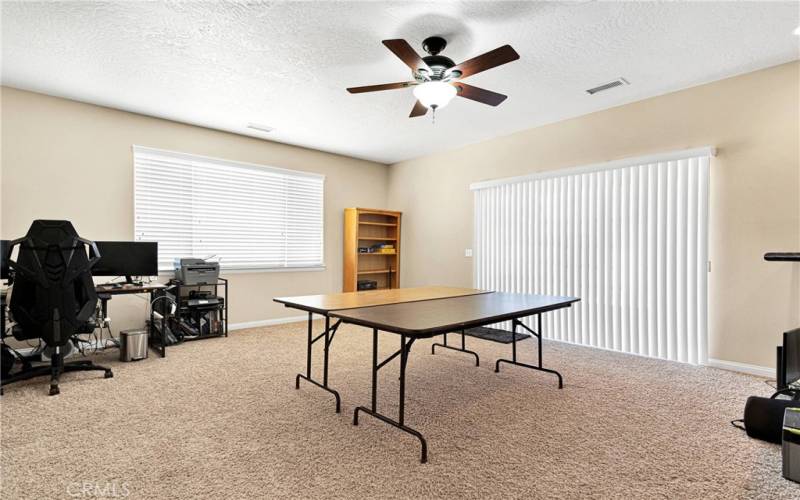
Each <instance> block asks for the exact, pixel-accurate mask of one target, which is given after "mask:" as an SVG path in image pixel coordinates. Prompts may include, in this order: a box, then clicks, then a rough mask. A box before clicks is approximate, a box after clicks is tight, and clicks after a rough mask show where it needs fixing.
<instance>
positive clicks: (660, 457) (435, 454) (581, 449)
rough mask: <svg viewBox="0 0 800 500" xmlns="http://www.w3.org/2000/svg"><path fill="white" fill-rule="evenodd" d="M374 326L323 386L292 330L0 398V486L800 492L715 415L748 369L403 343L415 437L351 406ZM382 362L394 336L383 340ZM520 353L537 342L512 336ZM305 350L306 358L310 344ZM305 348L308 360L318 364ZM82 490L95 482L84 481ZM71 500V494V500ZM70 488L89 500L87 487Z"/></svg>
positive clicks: (40, 494)
mask: <svg viewBox="0 0 800 500" xmlns="http://www.w3.org/2000/svg"><path fill="white" fill-rule="evenodd" d="M370 336H371V334H370V332H369V331H367V330H364V329H360V328H356V327H352V326H346V327H343V328H342V329H341V330H340V332H339V333H338V334H337V338H336V341H335V342H334V344H333V351H332V365H331V368H332V369H331V383H332V385H333V386H334V387H337V388H338V389H340V392H341V394H342V397H343V412H342V413H341V414H339V415H337V414H335V413H334V412H333V408H334V407H333V398H332V397H331V396H329V395H328V394H327V393H325V392H323V391H321V390H319V389H317V388H315V387H312V386H311V385H309V384H307V383H303V385H301V389H300V390H299V391H297V390H295V389H294V376H295V374H296V373H297V372H298V371H299V370H301V369H303V366H304V360H305V333H304V325H303V324H292V325H284V326H279V327H271V328H263V329H253V330H246V331H239V332H234V333H232V335H231V337H229V338H227V339H214V340H206V341H201V342H193V343H188V344H185V345H182V346H177V347H175V348H172V349H171V350H170V351H169V352H168V357H167V358H166V359H157V358H155V357H152V354H151V358H150V359H148V360H146V361H142V362H138V363H119V362H116V361H113V358H114V356H115V355H116V353H111V352H109V353H107V354H105V355H104V356H100V357H99V358H100V359H101V360H105V361H109V360H110V363H111V364H112V365H113V368H114V378H113V379H109V380H104V379H103V378H102V376H101V375H100V374H94V373H87V374H68V375H65V376H64V377H63V379H62V386H61V390H62V392H61V395H60V396H56V397H48V396H47V384H46V381H45V380H43V379H40V380H38V381H31V382H29V383H26V384H24V385H16V386H10V387H9V388H7V390H6V395H5V396H3V397H2V498H7V499H21V498H37V499H41V498H72V497H73V496H74V495H75V494H76V493H78V494H80V493H81V490H80V488H81V487H82V486H81V485H82V484H83V483H86V484H88V485H89V487H90V488H89V490H90V492H91V491H94V493H95V495H96V496H97V495H98V493H105V494H106V496H111V495H110V493H113V492H114V488H116V494H117V496H123V495H124V494H125V493H128V498H157V499H163V498H275V497H291V498H334V497H338V498H356V497H358V498H415V497H416V498H433V497H469V498H523V497H525V498H555V497H559V498H578V497H592V498H621V497H629V498H753V497H761V498H798V497H800V486H799V485H796V484H794V483H791V482H789V481H786V480H784V479H783V478H782V477H781V475H780V449H779V447H778V446H775V445H768V444H764V443H760V442H757V441H754V440H750V439H748V438H747V437H746V436H745V434H744V433H742V432H741V431H739V430H737V429H734V428H733V427H731V425H730V424H729V423H728V422H729V420H731V419H733V418H737V417H739V416H740V414H741V412H742V408H743V404H744V400H745V398H746V397H747V396H748V395H751V394H768V393H769V387H767V386H766V385H765V384H764V382H763V381H762V380H760V379H757V378H754V377H748V376H744V375H739V374H734V373H730V372H725V371H721V370H715V369H711V368H697V367H691V366H686V365H679V364H674V363H668V362H662V361H656V360H650V359H645V358H639V357H635V356H627V355H622V354H616V353H611V352H605V351H600V350H595V349H590V348H583V347H576V346H570V345H565V344H558V343H546V344H545V364H546V365H547V366H550V367H553V368H556V369H558V370H561V372H562V373H563V374H564V377H565V383H566V385H565V388H564V389H563V390H558V389H557V386H556V381H555V377H554V376H552V375H549V374H544V373H535V372H532V371H530V370H525V369H521V368H517V367H511V366H504V367H503V371H502V372H501V373H500V374H495V373H494V372H493V364H494V360H495V359H497V358H498V357H501V356H502V357H506V356H508V355H509V351H510V346H506V345H500V344H494V343H490V342H485V341H480V340H476V339H471V338H468V339H467V343H468V347H471V348H473V349H474V350H476V351H478V352H479V353H480V355H481V361H482V364H481V367H480V368H475V367H474V365H473V361H472V358H471V357H469V356H467V355H464V354H461V353H455V352H448V351H442V352H441V353H439V354H437V355H436V356H431V355H430V341H422V342H419V343H418V344H416V345H415V346H414V348H413V349H412V353H411V357H410V360H409V365H408V398H407V406H406V408H407V424H408V425H410V426H412V427H415V428H417V429H419V430H420V431H421V432H422V433H423V434H424V435H425V436H426V437H427V438H428V443H429V445H430V463H428V464H427V465H421V464H420V463H419V461H418V460H419V445H418V442H417V440H416V439H415V438H413V437H410V436H408V435H406V434H404V433H403V432H401V431H399V430H397V429H394V428H392V427H389V426H387V425H386V424H384V423H382V422H379V421H377V420H375V419H373V418H371V417H369V416H366V415H365V416H363V417H362V420H361V424H360V425H359V426H358V427H353V425H352V417H353V409H354V407H355V406H356V405H359V404H367V403H368V402H369V381H370V370H369V360H370V356H371V349H370ZM381 338H382V339H383V344H382V348H381V352H382V354H383V355H388V354H390V353H391V352H392V350H393V349H395V348H396V347H397V346H398V344H399V339H398V337H396V336H394V335H391V334H382V337H381ZM520 347H521V352H522V357H523V358H525V359H526V360H529V361H531V360H533V359H535V343H534V342H531V341H530V340H526V341H524V342H523V343H521V344H520ZM320 354H321V353H320ZM318 359H319V358H318ZM397 383H398V381H397V361H394V362H393V363H392V364H391V365H389V366H387V368H385V369H384V370H382V371H381V377H380V384H381V386H380V387H381V391H380V392H379V395H380V396H381V399H380V401H381V402H380V408H381V409H382V410H383V411H384V412H388V413H390V414H392V415H394V411H396V407H397ZM93 488H94V489H93ZM71 495H73V496H71ZM84 498H86V497H85V496H84Z"/></svg>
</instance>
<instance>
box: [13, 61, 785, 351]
mask: <svg viewBox="0 0 800 500" xmlns="http://www.w3.org/2000/svg"><path fill="white" fill-rule="evenodd" d="M0 104H2V157H1V158H2V164H1V165H0V166H1V168H2V170H1V171H0V182H1V183H2V188H1V189H0V196H1V198H0V211H2V214H1V216H0V236H2V237H3V238H11V237H16V236H18V235H21V234H23V233H24V232H25V230H26V229H27V227H28V225H29V224H30V221H31V220H32V219H34V218H45V217H48V218H68V219H71V220H72V221H73V222H74V223H75V225H76V227H77V229H78V231H79V232H80V233H81V234H83V235H84V236H87V237H89V238H94V239H128V238H131V237H132V234H133V213H132V206H133V198H132V196H133V194H132V180H133V172H132V157H131V145H132V144H140V145H144V146H151V147H156V148H164V149H170V150H175V151H183V152H188V153H195V154H201V155H208V156H214V157H220V158H228V159H232V160H241V161H247V162H252V163H261V164H266V165H274V166H278V167H285V168H295V169H300V170H309V171H314V172H319V173H322V174H325V175H326V176H327V179H326V195H325V211H326V216H325V244H326V246H325V258H326V264H327V266H328V268H327V270H326V271H324V272H292V273H275V272H273V273H252V274H234V275H230V278H231V279H232V282H231V297H230V299H231V321H232V322H249V321H258V320H263V319H271V318H277V317H281V316H288V315H294V313H292V312H291V311H288V310H285V309H283V308H280V307H278V306H277V305H275V304H273V303H272V302H271V300H272V297H273V296H276V295H296V294H305V293H319V292H325V291H338V290H340V286H341V264H342V259H341V248H342V209H343V208H344V207H346V206H374V207H386V208H391V209H397V210H402V211H403V212H404V216H403V217H404V219H403V221H404V224H403V242H402V243H403V266H402V273H403V283H404V285H405V286H413V285H422V284H433V283H441V284H451V285H463V286H469V285H471V284H472V261H471V259H469V258H465V257H464V249H465V248H471V247H472V195H471V193H470V191H469V184H470V183H472V182H475V181H480V180H487V179H495V178H501V177H508V176H513V175H521V174H526V173H530V172H536V171H543V170H552V169H558V168H565V167H571V166H577V165H583V164H589V163H597V162H600V161H604V160H613V159H618V158H625V157H630V156H639V155H644V154H651V153H658V152H663V151H671V150H676V149H684V148H690V147H697V146H705V145H711V146H716V147H717V148H718V150H719V154H718V156H717V158H715V159H714V161H713V163H712V173H711V176H712V177H711V207H710V208H711V213H710V216H711V225H710V228H711V233H710V252H711V260H712V266H713V272H712V273H711V275H710V281H709V284H710V288H709V308H710V310H709V321H710V344H711V345H710V351H709V352H710V357H712V358H716V359H722V360H729V361H738V362H743V363H750V364H756V365H761V366H772V365H773V364H774V360H773V357H774V346H775V344H776V343H777V342H778V341H779V336H780V332H782V331H784V330H786V329H788V328H790V327H795V326H800V264H788V263H781V264H778V263H766V262H764V261H763V260H762V255H763V253H764V252H767V251H774V250H798V249H800V125H799V122H800V63H791V64H786V65H782V66H777V67H774V68H769V69H766V70H762V71H758V72H755V73H750V74H746V75H742V76H738V77H735V78H730V79H727V80H722V81H719V82H714V83H711V84H708V85H703V86H700V87H694V88H691V89H688V90H684V91H681V92H676V93H672V94H668V95H664V96H660V97H656V98H652V99H648V100H645V101H640V102H637V103H633V104H629V105H626V106H621V107H618V108H614V109H610V110H606V111H602V112H598V113H594V114H591V115H587V116H582V117H579V118H575V119H571V120H566V121H563V122H560V123H556V124H552V125H548V126H544V127H539V128H535V129H531V130H526V131H523V132H519V133H517V134H513V135H510V136H507V137H502V138H498V139H494V140H491V141H487V142H484V143H480V144H476V145H472V146H468V147H465V148H462V149H459V150H455V151H450V152H447V153H442V154H437V155H431V156H428V157H424V158H420V159H416V160H410V161H406V162H402V163H399V164H397V165H393V166H391V167H390V168H388V169H387V168H386V167H385V166H383V165H380V164H376V163H370V162H366V161H360V160H355V159H351V158H346V157H341V156H336V155H331V154H326V153H321V152H317V151H312V150H307V149H303V148H297V147H292V146H286V145H281V144H277V143H272V142H267V141H261V140H256V139H251V138H246V137H241V136H237V135H233V134H227V133H223V132H217V131H213V130H208V129H204V128H199V127H193V126H189V125H183V124H178V123H174V122H170V121H165V120H159V119H155V118H150V117H145V116H141V115H136V114H132V113H126V112H122V111H116V110H111V109H107V108H102V107H97V106H92V105H87V104H81V103H77V102H73V101H68V100H64V99H58V98H53V97H47V96H42V95H39V94H33V93H29V92H23V91H19V90H14V89H9V88H3V89H2V102H1V103H0ZM507 105H512V103H510V102H509V104H507ZM487 112H488V111H487ZM78 193H81V194H80V195H78ZM143 306H144V302H143V301H141V300H140V299H136V298H131V297H126V298H116V299H114V301H113V302H112V305H111V307H112V310H111V313H112V316H113V318H114V320H115V322H116V324H115V329H118V328H120V327H129V326H134V325H135V324H137V323H141V321H142V311H143V309H144V307H143Z"/></svg>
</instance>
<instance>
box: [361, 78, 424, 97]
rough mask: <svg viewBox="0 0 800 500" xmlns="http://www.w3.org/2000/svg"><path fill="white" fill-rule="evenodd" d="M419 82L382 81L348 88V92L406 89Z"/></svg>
mask: <svg viewBox="0 0 800 500" xmlns="http://www.w3.org/2000/svg"><path fill="white" fill-rule="evenodd" d="M416 84H417V82H413V81H412V82H397V83H382V84H380V85H367V86H365V87H350V88H349V89H347V91H348V92H350V93H351V94H360V93H362V92H375V91H378V90H392V89H404V88H406V87H411V86H412V85H416Z"/></svg>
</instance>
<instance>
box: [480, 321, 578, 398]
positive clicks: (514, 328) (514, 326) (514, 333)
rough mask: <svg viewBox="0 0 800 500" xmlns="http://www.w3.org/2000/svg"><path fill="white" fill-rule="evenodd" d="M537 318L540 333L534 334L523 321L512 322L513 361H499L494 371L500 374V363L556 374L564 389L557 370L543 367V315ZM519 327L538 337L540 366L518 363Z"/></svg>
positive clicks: (560, 387) (560, 385) (559, 386)
mask: <svg viewBox="0 0 800 500" xmlns="http://www.w3.org/2000/svg"><path fill="white" fill-rule="evenodd" d="M536 318H537V321H536V323H537V327H536V328H537V330H538V332H534V331H533V330H531V329H530V328H528V327H527V326H526V325H525V323H523V322H522V321H520V320H519V318H514V319H512V320H511V324H512V328H511V359H510V360H509V359H498V360H497V362H496V363H495V365H494V371H495V372H499V371H500V363H508V364H510V365H515V366H521V367H523V368H530V369H531V370H538V371H541V372H547V373H552V374H554V375H556V376H557V377H558V388H559V389H563V388H564V379H563V378H562V377H561V374H560V373H558V372H557V371H555V370H550V369H549V368H543V367H542V334H541V332H542V314H541V313H539V314H537V315H536ZM518 325H519V326H522V328H524V329H526V330H528V332H530V334H531V335H533V336H534V337H536V339H537V341H538V343H539V353H538V357H539V365H538V366H534V365H529V364H526V363H520V362H519V361H517V326H518Z"/></svg>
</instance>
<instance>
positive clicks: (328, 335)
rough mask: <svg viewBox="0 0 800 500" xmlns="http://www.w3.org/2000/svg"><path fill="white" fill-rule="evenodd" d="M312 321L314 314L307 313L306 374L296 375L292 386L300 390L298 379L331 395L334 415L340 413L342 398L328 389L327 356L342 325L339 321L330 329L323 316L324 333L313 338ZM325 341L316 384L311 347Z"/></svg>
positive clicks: (328, 318) (326, 317)
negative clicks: (320, 375) (320, 373)
mask: <svg viewBox="0 0 800 500" xmlns="http://www.w3.org/2000/svg"><path fill="white" fill-rule="evenodd" d="M313 319H314V314H313V313H311V312H309V313H308V346H307V351H306V373H305V375H303V374H302V373H298V374H297V376H296V377H295V381H294V385H295V389H300V379H303V380H305V381H307V382H310V383H311V384H313V385H316V386H317V387H319V388H320V389H323V390H325V391H327V392H329V393H331V394H333V397H335V398H336V413H341V411H342V398H341V396H339V393H338V392H337V391H335V390H333V389H331V388H330V387H328V361H329V355H328V351H329V349H330V345H331V342H333V337H334V335H336V330H338V328H339V325H340V324H341V323H342V322H341V320H340V321H337V322H336V323H335V324H334V325H333V327H331V324H330V321H331V318H330V316H327V315H326V316H325V331H324V332H322V333H321V334H319V335H317V336H316V337H314V333H313V328H314V325H313ZM323 338H324V339H325V346H324V349H323V367H322V383H319V382H317V381H316V380H314V379H313V377H312V376H311V363H312V352H313V345H314V343H315V342H316V341H318V340H320V339H323Z"/></svg>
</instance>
